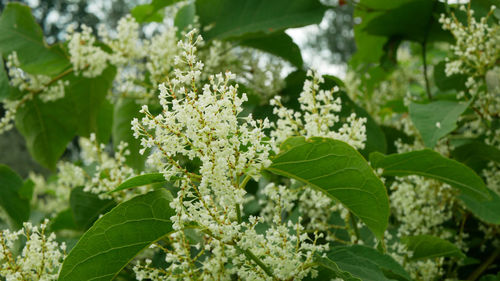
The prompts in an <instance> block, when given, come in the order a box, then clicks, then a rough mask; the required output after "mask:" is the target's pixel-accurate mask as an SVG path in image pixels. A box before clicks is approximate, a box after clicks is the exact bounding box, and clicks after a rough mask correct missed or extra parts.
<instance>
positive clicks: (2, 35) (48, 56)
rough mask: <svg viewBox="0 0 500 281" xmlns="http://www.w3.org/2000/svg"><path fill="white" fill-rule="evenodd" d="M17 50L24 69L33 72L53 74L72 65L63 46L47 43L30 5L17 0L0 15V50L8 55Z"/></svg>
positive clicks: (8, 5) (4, 54)
mask: <svg viewBox="0 0 500 281" xmlns="http://www.w3.org/2000/svg"><path fill="white" fill-rule="evenodd" d="M13 51H15V52H17V56H18V58H19V62H20V64H21V67H22V68H23V70H25V71H27V72H29V73H32V74H44V75H49V76H52V75H55V74H58V73H60V72H62V71H63V70H64V69H66V68H68V67H69V66H70V63H69V60H68V59H67V58H66V56H65V54H64V52H63V51H62V50H61V49H60V48H59V47H53V48H49V47H48V46H47V44H46V43H45V41H44V39H43V32H42V29H41V28H40V26H39V25H38V24H37V23H36V21H35V18H34V17H33V15H32V14H31V10H30V8H29V7H28V6H26V5H23V4H20V3H15V2H13V3H9V4H7V7H5V9H4V10H3V12H2V17H1V18H0V52H1V53H2V55H3V56H4V57H6V56H7V55H8V54H10V53H12V52H13Z"/></svg>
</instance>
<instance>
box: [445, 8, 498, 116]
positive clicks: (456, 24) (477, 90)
mask: <svg viewBox="0 0 500 281" xmlns="http://www.w3.org/2000/svg"><path fill="white" fill-rule="evenodd" d="M495 9H496V7H495V6H491V9H490V12H489V13H488V14H487V15H486V16H485V17H482V18H481V19H480V20H479V21H477V20H476V19H475V18H474V10H472V9H471V8H470V4H469V6H468V8H466V7H465V6H463V5H462V6H460V10H462V11H465V12H466V14H467V22H466V24H465V25H464V24H463V23H462V22H460V21H459V20H458V19H457V18H456V17H455V15H454V14H452V17H451V18H448V17H446V16H445V15H444V14H442V15H441V17H440V19H439V22H440V23H441V24H442V26H443V29H445V30H449V31H450V32H451V33H452V34H453V36H454V37H455V39H456V42H455V44H454V45H452V46H451V50H452V51H453V57H451V58H446V60H447V63H446V68H445V74H446V75H447V76H451V75H453V74H464V75H467V76H468V78H467V81H466V83H465V87H466V89H467V91H466V92H460V93H459V94H458V95H457V97H458V98H462V97H466V98H472V99H473V100H474V102H473V104H472V106H473V108H475V111H476V112H477V113H478V114H479V115H480V117H481V119H486V120H490V121H491V120H492V116H498V114H500V96H499V93H500V88H499V87H496V88H495V87H493V88H490V87H489V85H485V82H487V78H488V76H491V75H493V76H496V78H494V79H496V80H498V72H497V71H494V68H495V66H497V64H498V60H499V59H500V26H499V25H498V24H495V23H493V24H491V25H490V24H489V23H488V19H489V17H490V16H491V15H492V13H493V12H494V11H495ZM485 86H486V87H485ZM466 94H468V95H466Z"/></svg>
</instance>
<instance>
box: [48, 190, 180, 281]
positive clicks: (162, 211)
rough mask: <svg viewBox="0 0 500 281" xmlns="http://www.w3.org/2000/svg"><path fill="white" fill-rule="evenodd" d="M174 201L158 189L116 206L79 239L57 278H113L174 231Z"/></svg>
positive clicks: (61, 280)
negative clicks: (142, 252)
mask: <svg viewBox="0 0 500 281" xmlns="http://www.w3.org/2000/svg"><path fill="white" fill-rule="evenodd" d="M171 201H172V196H171V195H170V193H169V192H168V191H166V190H164V189H159V190H156V191H152V192H149V193H147V194H144V195H140V196H137V197H134V198H132V199H130V200H129V201H126V202H124V203H121V204H120V205H118V206H116V207H115V208H114V209H113V210H111V211H110V212H109V213H107V214H105V215H104V216H103V217H101V218H100V219H99V220H98V221H96V222H95V224H94V225H93V226H92V227H91V228H90V229H89V230H88V231H87V232H86V233H85V234H84V235H83V236H82V238H81V239H80V241H78V243H77V244H76V246H75V247H74V248H73V249H72V250H71V252H70V253H69V255H68V256H67V257H66V259H65V260H64V263H63V265H62V268H61V272H60V274H59V279H58V280H59V281H65V280H68V281H69V280H71V281H80V280H81V281H86V280H99V281H105V280H112V279H113V278H114V277H115V276H116V275H117V274H118V273H119V272H120V271H121V269H122V268H123V267H125V266H126V265H127V264H128V263H129V262H130V261H131V260H132V259H133V258H134V257H135V256H136V255H137V254H138V253H140V252H141V251H142V250H144V249H145V248H147V247H148V246H149V245H150V244H151V243H153V242H155V241H157V240H159V239H160V238H162V237H163V236H165V235H166V234H168V233H169V232H171V231H172V222H171V221H170V217H171V216H173V215H174V214H175V212H174V210H173V209H171V208H170V206H169V203H170V202H171Z"/></svg>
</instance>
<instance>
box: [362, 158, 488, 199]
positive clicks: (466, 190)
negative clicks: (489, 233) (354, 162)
mask: <svg viewBox="0 0 500 281" xmlns="http://www.w3.org/2000/svg"><path fill="white" fill-rule="evenodd" d="M370 163H371V164H372V166H373V168H375V169H378V168H381V169H383V175H385V176H408V175H419V176H423V177H428V178H432V179H436V180H439V181H442V182H444V183H447V184H449V185H451V186H452V187H455V188H457V189H458V190H460V192H461V194H463V195H467V196H471V197H473V198H477V199H479V200H483V201H486V200H488V199H490V196H489V194H488V190H487V189H486V186H485V184H484V182H483V180H482V179H481V178H480V177H479V176H478V175H477V174H476V173H475V172H474V171H473V170H471V169H470V168H469V167H467V166H465V165H464V164H462V163H460V162H457V161H455V160H452V159H448V158H446V157H443V156H441V154H439V153H437V152H435V151H433V150H430V149H424V150H419V151H411V152H407V153H401V154H391V155H383V154H381V153H378V152H374V153H372V154H370Z"/></svg>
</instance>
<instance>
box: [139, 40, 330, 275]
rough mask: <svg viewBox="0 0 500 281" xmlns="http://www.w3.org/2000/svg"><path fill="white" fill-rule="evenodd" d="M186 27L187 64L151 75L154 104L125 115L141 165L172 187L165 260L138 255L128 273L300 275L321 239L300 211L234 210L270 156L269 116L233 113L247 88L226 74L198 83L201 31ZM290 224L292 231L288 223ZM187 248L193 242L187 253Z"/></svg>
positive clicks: (182, 57)
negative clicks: (194, 236) (293, 217)
mask: <svg viewBox="0 0 500 281" xmlns="http://www.w3.org/2000/svg"><path fill="white" fill-rule="evenodd" d="M186 37H187V40H186V41H181V42H179V47H180V48H182V49H183V52H182V53H181V55H180V56H179V57H178V58H176V62H177V63H179V64H183V65H187V66H188V67H187V68H188V70H186V71H183V70H182V69H183V68H182V67H179V68H177V69H176V70H175V71H174V72H175V77H174V78H172V79H169V80H168V81H167V82H166V83H165V84H162V85H160V87H159V88H160V97H159V98H160V104H161V106H162V112H161V113H160V114H159V115H153V114H152V113H151V112H150V111H149V108H148V107H147V106H143V108H142V110H141V112H142V113H143V114H144V115H145V117H144V118H142V120H138V119H135V120H133V121H132V128H133V130H134V135H135V136H136V137H138V138H139V137H140V138H141V142H142V145H143V147H144V148H143V150H142V152H144V151H145V150H146V149H151V153H150V155H149V157H148V163H149V164H150V166H153V167H157V169H158V170H159V171H161V172H162V173H163V174H164V176H165V178H166V179H170V180H172V179H176V180H177V186H178V188H179V191H178V192H177V196H176V197H175V198H174V200H173V201H172V203H171V207H172V208H174V209H175V210H176V215H175V216H174V217H172V218H171V219H172V221H173V226H174V229H175V230H176V232H175V233H174V234H172V235H170V237H169V240H170V242H169V247H171V249H166V251H167V262H169V263H170V266H169V267H168V268H167V269H165V270H159V269H152V268H151V266H150V262H146V264H145V265H141V264H138V265H137V266H136V267H135V271H136V274H137V276H138V278H139V279H140V280H142V278H153V277H154V280H174V279H176V278H179V277H181V276H198V278H200V279H204V280H211V279H214V278H215V279H223V280H226V279H227V280H229V279H231V276H234V275H237V276H239V277H240V278H243V279H245V280H272V278H271V277H270V276H269V273H270V272H272V275H273V276H274V277H275V278H277V279H278V280H288V279H290V278H291V277H294V278H297V280H300V279H302V278H303V277H305V276H307V275H308V274H309V273H314V270H313V269H312V268H311V265H312V257H313V255H314V253H316V252H317V253H321V252H323V251H324V250H325V249H327V246H326V245H317V244H316V239H318V238H320V237H321V235H320V234H318V235H315V236H314V237H315V238H314V239H313V240H311V237H310V236H309V235H308V234H307V232H303V230H304V228H303V226H302V225H301V224H300V221H299V222H297V223H296V224H294V223H292V222H290V221H288V222H285V221H282V220H281V216H280V215H279V214H280V211H279V210H278V211H276V210H275V212H274V213H275V215H274V216H273V218H272V221H266V220H265V219H264V218H263V217H250V218H249V219H248V221H243V220H242V215H241V212H242V210H241V206H242V204H243V203H244V202H245V198H244V197H245V195H246V191H245V188H244V186H245V184H246V183H247V182H248V181H249V180H251V179H252V178H253V179H254V180H258V179H259V177H260V170H261V169H262V168H264V167H266V166H268V165H269V164H270V160H269V155H270V153H271V152H272V149H273V146H274V144H273V142H274V140H273V139H270V138H268V137H266V135H265V134H264V130H265V129H269V128H270V126H271V125H270V123H269V122H268V121H267V120H263V121H260V120H254V119H253V118H252V116H251V115H249V116H247V117H241V116H240V114H241V113H242V111H243V108H242V104H243V102H245V101H246V100H247V98H246V95H245V94H242V95H240V94H239V93H238V86H237V85H233V84H232V83H231V80H232V79H234V75H233V74H231V73H229V72H226V73H225V74H217V75H215V76H209V79H208V80H209V83H208V84H204V85H203V86H199V81H200V76H201V71H202V69H203V66H204V65H203V63H201V61H197V56H196V51H197V44H199V43H200V42H201V41H202V38H201V37H200V36H198V37H195V31H192V32H190V33H188V34H187V35H186ZM182 159H189V160H199V162H200V165H199V167H198V168H194V169H189V168H188V167H186V166H185V165H183V163H184V161H183V160H182ZM272 199H274V200H278V201H279V198H272ZM276 205H277V206H279V205H280V204H276ZM193 222H194V223H196V224H197V225H198V226H199V227H201V229H202V232H201V233H200V235H201V236H202V237H203V239H202V242H199V243H198V244H196V245H189V244H187V243H186V242H185V241H186V237H185V235H186V234H185V232H184V229H185V228H186V226H188V225H190V224H192V223H193ZM264 222H267V223H269V225H270V227H269V229H267V230H266V231H265V233H264V234H262V233H259V232H258V231H257V230H256V228H255V227H256V225H257V224H259V223H264ZM290 228H291V229H294V230H295V231H294V232H293V233H291V232H290ZM193 249H196V250H198V251H199V253H198V255H197V258H195V259H193V258H192V257H191V256H192V250H193ZM200 249H201V250H200ZM249 253H250V254H249ZM248 256H251V257H253V258H251V259H249V258H248ZM256 260H258V261H260V262H258V261H256ZM228 263H230V264H232V265H233V266H232V267H228V266H227V264H228ZM261 265H262V266H261Z"/></svg>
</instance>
